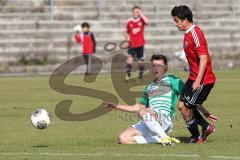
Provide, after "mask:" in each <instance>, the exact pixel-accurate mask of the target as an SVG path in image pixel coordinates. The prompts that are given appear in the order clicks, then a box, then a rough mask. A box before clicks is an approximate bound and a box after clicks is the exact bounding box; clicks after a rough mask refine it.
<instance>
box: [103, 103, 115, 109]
mask: <svg viewBox="0 0 240 160" xmlns="http://www.w3.org/2000/svg"><path fill="white" fill-rule="evenodd" d="M103 105H104V107H106V108H110V109H116V108H117V105H116V104H115V103H112V102H103Z"/></svg>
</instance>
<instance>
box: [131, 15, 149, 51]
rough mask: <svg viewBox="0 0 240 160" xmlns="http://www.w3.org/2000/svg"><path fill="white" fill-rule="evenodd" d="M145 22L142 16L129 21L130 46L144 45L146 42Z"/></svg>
mask: <svg viewBox="0 0 240 160" xmlns="http://www.w3.org/2000/svg"><path fill="white" fill-rule="evenodd" d="M144 26H145V22H144V20H143V19H142V18H138V19H134V18H130V19H129V20H128V22H127V33H128V34H129V37H130V46H131V47H132V48H137V47H142V46H143V45H144V44H145V40H144Z"/></svg>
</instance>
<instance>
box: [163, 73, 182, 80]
mask: <svg viewBox="0 0 240 160" xmlns="http://www.w3.org/2000/svg"><path fill="white" fill-rule="evenodd" d="M166 77H167V78H168V79H169V80H170V81H175V80H181V78H179V77H178V76H176V75H172V74H170V75H167V76H166Z"/></svg>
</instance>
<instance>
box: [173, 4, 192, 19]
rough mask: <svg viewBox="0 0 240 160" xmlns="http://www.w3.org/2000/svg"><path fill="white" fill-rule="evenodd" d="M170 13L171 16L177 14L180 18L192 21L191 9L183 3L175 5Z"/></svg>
mask: <svg viewBox="0 0 240 160" xmlns="http://www.w3.org/2000/svg"><path fill="white" fill-rule="evenodd" d="M171 15H172V16H173V17H174V16H177V17H178V18H179V19H181V20H184V19H185V18H186V19H187V20H188V21H189V22H193V14H192V11H191V10H190V8H189V7H188V6H185V5H182V6H175V7H174V8H173V9H172V11H171Z"/></svg>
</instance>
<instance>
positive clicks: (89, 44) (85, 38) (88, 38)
mask: <svg viewBox="0 0 240 160" xmlns="http://www.w3.org/2000/svg"><path fill="white" fill-rule="evenodd" d="M75 39H76V42H77V43H82V45H83V47H82V54H93V53H94V52H95V47H96V42H95V38H94V36H93V34H92V33H90V32H85V33H81V34H76V35H75Z"/></svg>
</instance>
